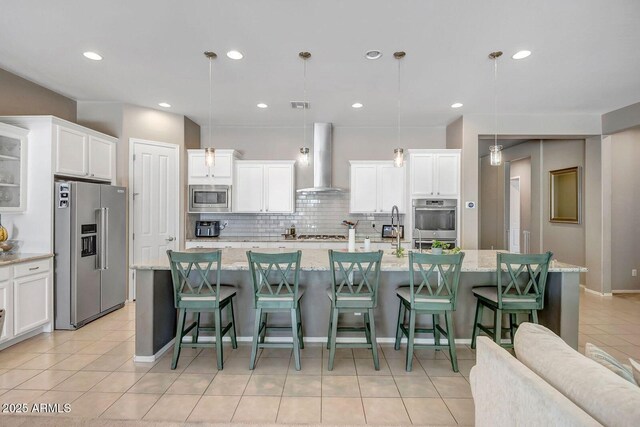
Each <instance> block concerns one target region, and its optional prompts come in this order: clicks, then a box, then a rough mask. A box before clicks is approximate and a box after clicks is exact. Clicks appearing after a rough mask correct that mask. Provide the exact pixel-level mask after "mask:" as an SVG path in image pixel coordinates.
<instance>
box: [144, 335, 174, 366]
mask: <svg viewBox="0 0 640 427" xmlns="http://www.w3.org/2000/svg"><path fill="white" fill-rule="evenodd" d="M175 340H176V339H175V338H173V339H172V340H171V341H169V342H168V343H167V344H166V345H165V346H164V347H162V348H161V349H160V350H158V351H157V353H155V354H153V355H151V356H137V355H135V354H134V355H133V361H134V362H138V363H153V362H155V361H156V360H158V359H160V357H162V355H163V354H165V353H166V352H167V351H168V350H169V349H170V348H172V347H173V343H174V342H175Z"/></svg>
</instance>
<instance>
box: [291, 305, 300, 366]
mask: <svg viewBox="0 0 640 427" xmlns="http://www.w3.org/2000/svg"><path fill="white" fill-rule="evenodd" d="M291 336H292V338H293V358H294V360H295V362H296V371H299V370H300V339H299V338H300V337H299V336H298V313H297V310H296V309H295V308H292V309H291Z"/></svg>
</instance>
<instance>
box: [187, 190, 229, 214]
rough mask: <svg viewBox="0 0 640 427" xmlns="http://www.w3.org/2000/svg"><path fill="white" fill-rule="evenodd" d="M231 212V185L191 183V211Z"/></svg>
mask: <svg viewBox="0 0 640 427" xmlns="http://www.w3.org/2000/svg"><path fill="white" fill-rule="evenodd" d="M214 212H231V186H229V185H190V186H189V213H214Z"/></svg>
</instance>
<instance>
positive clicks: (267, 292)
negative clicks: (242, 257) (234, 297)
mask: <svg viewBox="0 0 640 427" xmlns="http://www.w3.org/2000/svg"><path fill="white" fill-rule="evenodd" d="M301 254H302V252H301V251H297V252H290V253H277V254H265V253H255V252H251V251H248V252H247V258H248V259H249V271H250V272H251V277H252V278H254V280H253V290H254V296H255V299H254V308H257V305H258V300H259V298H262V297H278V298H286V299H289V298H291V299H292V300H293V303H294V307H295V305H296V304H297V303H298V278H299V274H300V258H301Z"/></svg>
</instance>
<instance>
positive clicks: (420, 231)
mask: <svg viewBox="0 0 640 427" xmlns="http://www.w3.org/2000/svg"><path fill="white" fill-rule="evenodd" d="M413 231H417V232H418V248H420V253H422V230H420V229H419V228H414V229H413Z"/></svg>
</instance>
